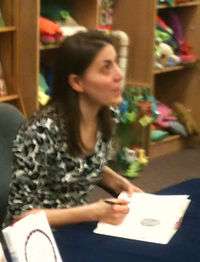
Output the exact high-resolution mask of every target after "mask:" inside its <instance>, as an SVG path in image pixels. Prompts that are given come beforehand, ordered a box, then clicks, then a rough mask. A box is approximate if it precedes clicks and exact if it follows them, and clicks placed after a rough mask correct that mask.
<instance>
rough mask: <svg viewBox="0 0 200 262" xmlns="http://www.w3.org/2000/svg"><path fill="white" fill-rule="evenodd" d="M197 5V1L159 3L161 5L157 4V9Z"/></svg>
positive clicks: (199, 3)
mask: <svg viewBox="0 0 200 262" xmlns="http://www.w3.org/2000/svg"><path fill="white" fill-rule="evenodd" d="M198 5H200V2H199V1H191V2H187V3H182V4H175V5H173V6H169V5H166V4H161V5H158V7H157V9H159V10H160V9H168V8H179V7H188V6H198Z"/></svg>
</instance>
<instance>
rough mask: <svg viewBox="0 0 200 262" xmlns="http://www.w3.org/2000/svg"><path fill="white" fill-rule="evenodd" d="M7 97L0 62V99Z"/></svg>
mask: <svg viewBox="0 0 200 262" xmlns="http://www.w3.org/2000/svg"><path fill="white" fill-rule="evenodd" d="M6 95H7V88H6V83H5V80H4V76H3V67H2V64H1V61H0V97H1V96H6Z"/></svg>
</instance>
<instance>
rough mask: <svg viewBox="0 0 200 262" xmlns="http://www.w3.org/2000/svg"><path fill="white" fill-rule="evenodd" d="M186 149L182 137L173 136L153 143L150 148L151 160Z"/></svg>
mask: <svg viewBox="0 0 200 262" xmlns="http://www.w3.org/2000/svg"><path fill="white" fill-rule="evenodd" d="M185 147H186V143H185V141H184V139H183V138H182V137H181V136H179V135H171V136H169V137H167V138H165V139H163V140H161V141H158V142H153V143H151V144H150V148H149V156H150V158H155V157H159V156H164V155H167V154H171V153H174V152H177V151H180V150H182V149H183V148H185Z"/></svg>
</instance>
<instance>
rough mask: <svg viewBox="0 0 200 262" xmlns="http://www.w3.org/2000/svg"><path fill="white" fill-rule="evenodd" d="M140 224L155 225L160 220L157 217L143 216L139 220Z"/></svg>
mask: <svg viewBox="0 0 200 262" xmlns="http://www.w3.org/2000/svg"><path fill="white" fill-rule="evenodd" d="M140 223H141V225H143V226H150V227H152V226H157V225H159V224H160V221H159V220H158V219H154V218H144V219H143V220H142V221H141V222H140Z"/></svg>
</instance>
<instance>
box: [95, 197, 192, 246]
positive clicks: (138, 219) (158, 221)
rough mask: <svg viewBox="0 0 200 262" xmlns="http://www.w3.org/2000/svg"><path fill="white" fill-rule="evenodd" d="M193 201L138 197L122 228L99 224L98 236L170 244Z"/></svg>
mask: <svg viewBox="0 0 200 262" xmlns="http://www.w3.org/2000/svg"><path fill="white" fill-rule="evenodd" d="M189 203H190V200H189V199H188V195H178V196H176V195H175V196H172V195H171V196H163V195H162V196H159V195H154V194H147V193H134V194H133V196H132V198H131V199H130V204H129V208H130V210H129V213H128V215H127V216H126V218H125V219H124V221H123V222H122V223H121V224H120V225H110V224H106V223H98V225H97V228H96V229H95V230H94V232H95V233H98V234H104V235H110V236H116V237H124V238H129V239H136V240H142V241H147V242H155V243H160V244H166V243H168V242H169V240H170V239H171V237H172V236H173V235H174V234H175V232H176V231H177V228H176V224H177V222H178V221H179V220H180V219H181V218H182V217H183V215H184V213H185V211H186V209H187V207H188V205H189Z"/></svg>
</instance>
